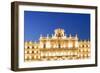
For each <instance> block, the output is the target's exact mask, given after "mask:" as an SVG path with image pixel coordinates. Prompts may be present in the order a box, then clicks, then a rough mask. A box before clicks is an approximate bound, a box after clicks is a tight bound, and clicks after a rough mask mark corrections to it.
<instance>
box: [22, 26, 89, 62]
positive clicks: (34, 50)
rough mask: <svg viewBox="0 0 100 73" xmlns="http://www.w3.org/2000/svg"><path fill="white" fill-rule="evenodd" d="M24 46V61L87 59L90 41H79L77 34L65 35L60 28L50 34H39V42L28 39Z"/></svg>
mask: <svg viewBox="0 0 100 73" xmlns="http://www.w3.org/2000/svg"><path fill="white" fill-rule="evenodd" d="M24 46H25V47H24V49H25V52H24V61H43V60H46V61H50V60H75V59H76V60H77V59H88V58H90V51H91V50H90V41H86V40H83V41H80V40H79V38H78V36H77V34H76V35H75V36H71V34H70V35H69V36H67V35H66V34H65V31H64V29H61V28H58V29H55V30H54V34H52V36H49V35H48V34H47V36H46V37H44V36H42V35H40V38H39V42H32V41H28V42H25V44H24Z"/></svg>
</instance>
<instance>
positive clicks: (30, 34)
mask: <svg viewBox="0 0 100 73" xmlns="http://www.w3.org/2000/svg"><path fill="white" fill-rule="evenodd" d="M56 28H62V29H64V30H65V33H66V34H67V35H68V36H69V34H72V36H74V35H75V34H78V37H79V39H80V40H90V14H79V13H58V12H38V11H24V41H38V40H39V37H40V34H42V35H43V36H46V35H47V34H49V35H50V36H51V35H52V34H54V30H55V29H56Z"/></svg>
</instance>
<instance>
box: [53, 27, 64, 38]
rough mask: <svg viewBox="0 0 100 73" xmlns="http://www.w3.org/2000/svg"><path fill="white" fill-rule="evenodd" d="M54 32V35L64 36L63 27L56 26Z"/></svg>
mask: <svg viewBox="0 0 100 73" xmlns="http://www.w3.org/2000/svg"><path fill="white" fill-rule="evenodd" d="M54 32H55V37H58V38H62V37H64V36H65V34H64V30H63V29H60V28H58V29H55V31H54Z"/></svg>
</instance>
